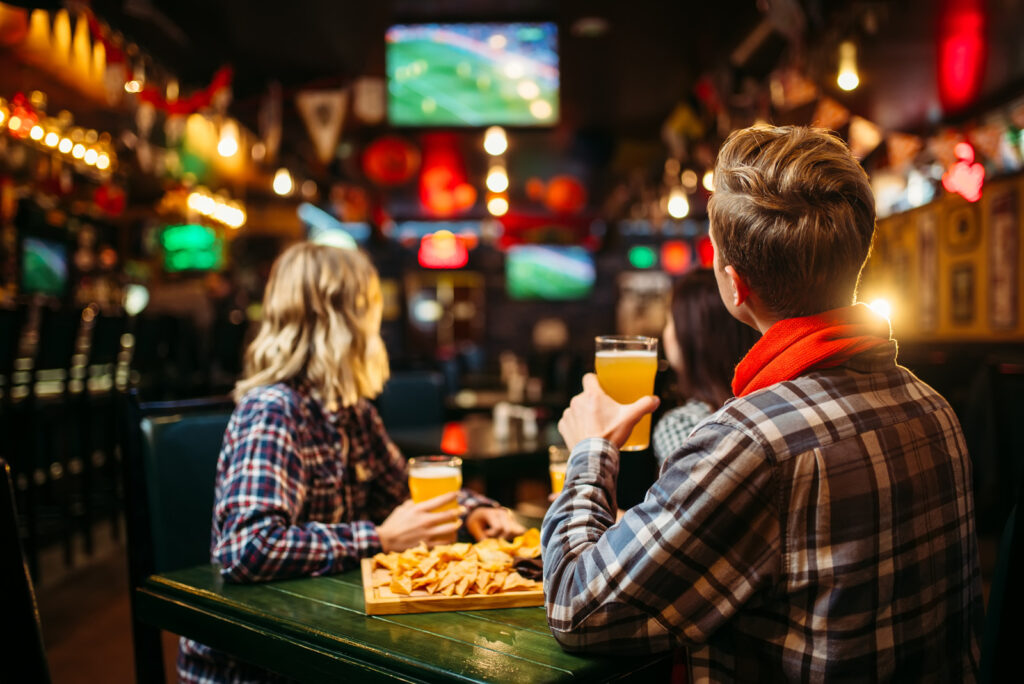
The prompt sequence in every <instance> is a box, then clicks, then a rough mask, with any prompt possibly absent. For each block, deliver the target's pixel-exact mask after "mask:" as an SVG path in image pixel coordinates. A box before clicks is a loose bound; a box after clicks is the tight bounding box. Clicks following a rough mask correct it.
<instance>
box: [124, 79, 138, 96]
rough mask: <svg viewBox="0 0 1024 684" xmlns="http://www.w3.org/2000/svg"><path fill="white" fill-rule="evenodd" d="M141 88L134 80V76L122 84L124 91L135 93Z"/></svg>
mask: <svg viewBox="0 0 1024 684" xmlns="http://www.w3.org/2000/svg"><path fill="white" fill-rule="evenodd" d="M140 90H142V84H141V83H139V82H138V81H136V80H135V79H134V78H133V79H132V80H130V81H128V82H127V83H125V84H124V91H125V92H126V93H137V92H139V91H140Z"/></svg>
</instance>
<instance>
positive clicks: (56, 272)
mask: <svg viewBox="0 0 1024 684" xmlns="http://www.w3.org/2000/svg"><path fill="white" fill-rule="evenodd" d="M67 287H68V247H67V245H66V244H64V243H63V242H58V241H57V240H44V239H42V238H37V237H29V236H26V237H25V238H24V239H22V241H21V289H22V291H23V292H26V293H31V294H48V295H55V296H58V297H59V296H61V295H63V294H64V293H65V291H66V290H67Z"/></svg>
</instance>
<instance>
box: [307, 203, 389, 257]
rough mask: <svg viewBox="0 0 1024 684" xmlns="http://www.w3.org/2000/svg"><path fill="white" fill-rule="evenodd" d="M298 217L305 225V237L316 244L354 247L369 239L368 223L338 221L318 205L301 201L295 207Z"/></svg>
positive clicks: (344, 247)
mask: <svg viewBox="0 0 1024 684" xmlns="http://www.w3.org/2000/svg"><path fill="white" fill-rule="evenodd" d="M297 213H298V215H299V219H300V220H301V221H302V223H303V224H305V226H306V239H308V240H309V241H310V242H315V243H316V244H318V245H330V246H332V247H341V248H343V249H355V248H356V245H357V243H358V244H362V243H364V242H366V241H367V240H369V239H370V232H371V228H370V224H369V223H364V222H357V221H339V220H338V219H336V218H334V216H333V215H331V214H330V213H328V212H326V211H324V210H323V209H321V208H320V207H318V206H315V205H313V204H310V203H309V202H303V203H302V204H300V205H299V208H298V209H297Z"/></svg>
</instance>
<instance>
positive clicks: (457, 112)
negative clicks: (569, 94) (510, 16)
mask: <svg viewBox="0 0 1024 684" xmlns="http://www.w3.org/2000/svg"><path fill="white" fill-rule="evenodd" d="M386 43H387V72H388V116H389V118H390V120H391V123H392V124H393V125H396V126H489V125H492V124H504V125H512V126H549V125H552V124H554V123H556V122H557V121H558V51H557V50H558V33H557V28H556V26H555V24H553V23H501V24H498V23H480V24H402V25H396V26H392V27H391V28H389V29H388V32H387V41H386Z"/></svg>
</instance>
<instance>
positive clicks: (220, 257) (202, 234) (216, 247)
mask: <svg viewBox="0 0 1024 684" xmlns="http://www.w3.org/2000/svg"><path fill="white" fill-rule="evenodd" d="M160 246H161V247H163V249H164V270H165V271H167V272H168V273H174V272H177V271H215V270H219V269H220V268H222V267H223V266H224V241H223V240H221V238H220V237H219V236H218V235H217V231H215V230H214V229H213V228H210V227H209V226H202V225H199V224H195V223H189V224H185V225H181V226H168V227H167V228H164V230H163V232H162V233H161V234H160Z"/></svg>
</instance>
